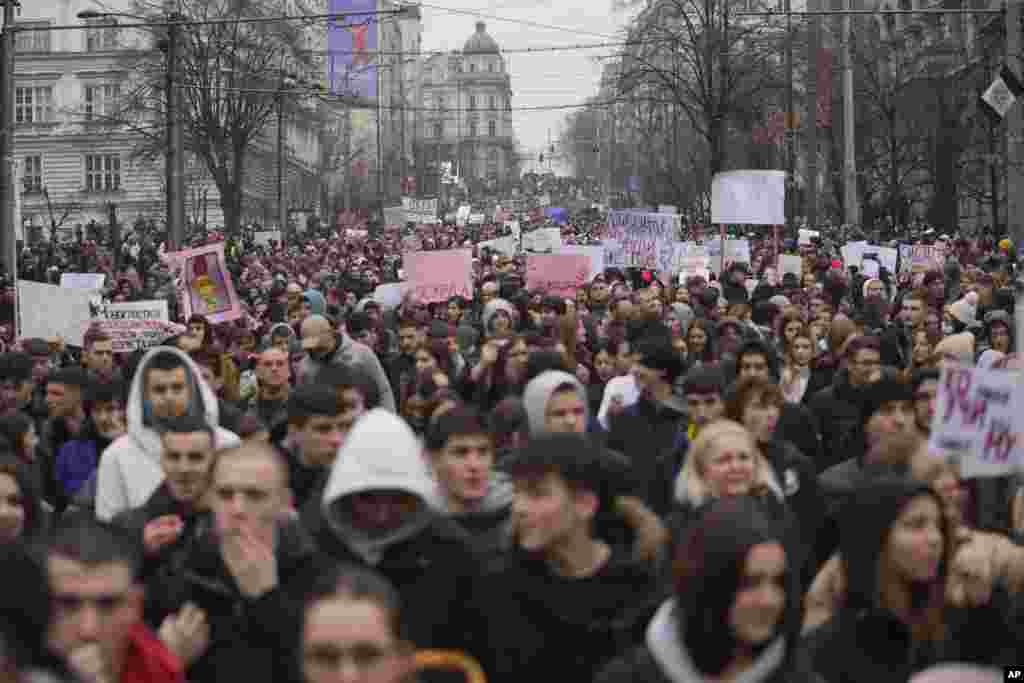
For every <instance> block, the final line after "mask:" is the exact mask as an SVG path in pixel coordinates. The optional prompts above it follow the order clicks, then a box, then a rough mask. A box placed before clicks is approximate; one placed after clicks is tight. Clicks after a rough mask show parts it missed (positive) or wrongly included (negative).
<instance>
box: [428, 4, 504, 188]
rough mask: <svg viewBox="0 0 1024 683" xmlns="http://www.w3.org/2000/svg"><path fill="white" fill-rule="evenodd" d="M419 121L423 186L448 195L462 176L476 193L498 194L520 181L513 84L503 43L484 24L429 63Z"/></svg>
mask: <svg viewBox="0 0 1024 683" xmlns="http://www.w3.org/2000/svg"><path fill="white" fill-rule="evenodd" d="M421 74H422V82H421V88H420V92H421V98H422V102H421V107H420V121H419V124H418V125H417V127H416V129H417V136H416V137H417V144H416V147H417V149H416V160H417V172H418V186H419V188H420V191H421V193H423V194H436V195H437V196H445V195H447V194H448V193H449V191H450V186H449V187H446V183H445V180H446V179H450V178H451V177H453V176H454V177H458V178H459V179H460V180H461V181H462V182H463V183H464V184H465V187H466V189H467V190H468V191H469V193H470V194H471V195H472V196H479V195H481V194H492V193H496V192H500V191H502V190H504V189H507V188H508V187H510V186H511V185H512V184H513V183H515V182H516V181H517V180H518V175H519V172H518V171H519V169H518V157H517V155H516V138H515V132H514V131H513V129H512V113H511V108H512V85H511V79H510V77H509V74H508V71H507V68H506V64H505V60H504V58H503V57H502V55H501V49H500V48H499V47H498V43H497V42H496V41H495V40H494V38H492V37H491V36H490V34H488V33H487V26H486V24H484V22H482V21H481V22H478V23H477V25H476V31H475V32H474V33H473V35H471V36H470V37H469V39H468V40H467V41H466V44H465V46H464V47H463V49H462V51H461V52H460V51H457V50H456V51H452V52H450V53H445V54H435V55H431V56H429V57H427V58H426V59H425V60H424V62H423V67H422V71H421Z"/></svg>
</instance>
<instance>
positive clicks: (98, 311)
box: [89, 300, 187, 353]
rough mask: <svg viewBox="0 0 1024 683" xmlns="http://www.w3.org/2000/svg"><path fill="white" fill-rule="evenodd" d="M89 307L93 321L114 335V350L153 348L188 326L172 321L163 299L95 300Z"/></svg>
mask: <svg viewBox="0 0 1024 683" xmlns="http://www.w3.org/2000/svg"><path fill="white" fill-rule="evenodd" d="M89 309H90V310H89V312H90V317H91V318H92V321H91V323H90V324H91V325H95V326H98V327H99V328H100V329H102V330H103V331H104V332H106V333H107V334H108V335H110V337H111V339H113V341H114V353H130V352H132V351H137V350H146V349H151V348H153V347H154V346H160V345H161V344H163V343H164V342H165V341H167V340H168V339H169V338H171V337H176V336H178V335H179V334H183V333H184V332H185V331H186V329H187V328H186V327H185V326H184V325H180V324H178V323H172V322H170V321H169V320H168V315H167V302H166V301H162V300H152V301H131V302H127V303H100V304H96V303H92V304H90V306H89Z"/></svg>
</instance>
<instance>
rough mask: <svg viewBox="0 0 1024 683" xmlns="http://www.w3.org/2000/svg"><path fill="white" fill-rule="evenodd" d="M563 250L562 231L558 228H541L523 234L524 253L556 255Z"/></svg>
mask: <svg viewBox="0 0 1024 683" xmlns="http://www.w3.org/2000/svg"><path fill="white" fill-rule="evenodd" d="M561 248H562V231H561V230H559V229H558V228H539V229H537V230H534V231H533V232H526V233H523V251H533V252H540V253H554V252H556V251H558V250H559V249H561Z"/></svg>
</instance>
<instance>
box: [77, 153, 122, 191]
mask: <svg viewBox="0 0 1024 683" xmlns="http://www.w3.org/2000/svg"><path fill="white" fill-rule="evenodd" d="M119 189H121V157H119V156H118V155H116V154H87V155H86V156H85V190H86V192H114V191H116V190H119Z"/></svg>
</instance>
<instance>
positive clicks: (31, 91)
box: [14, 85, 53, 123]
mask: <svg viewBox="0 0 1024 683" xmlns="http://www.w3.org/2000/svg"><path fill="white" fill-rule="evenodd" d="M52 120H53V88H52V87H50V86H48V85H44V86H25V87H20V88H15V89H14V122H15V123H46V122H48V121H52Z"/></svg>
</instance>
